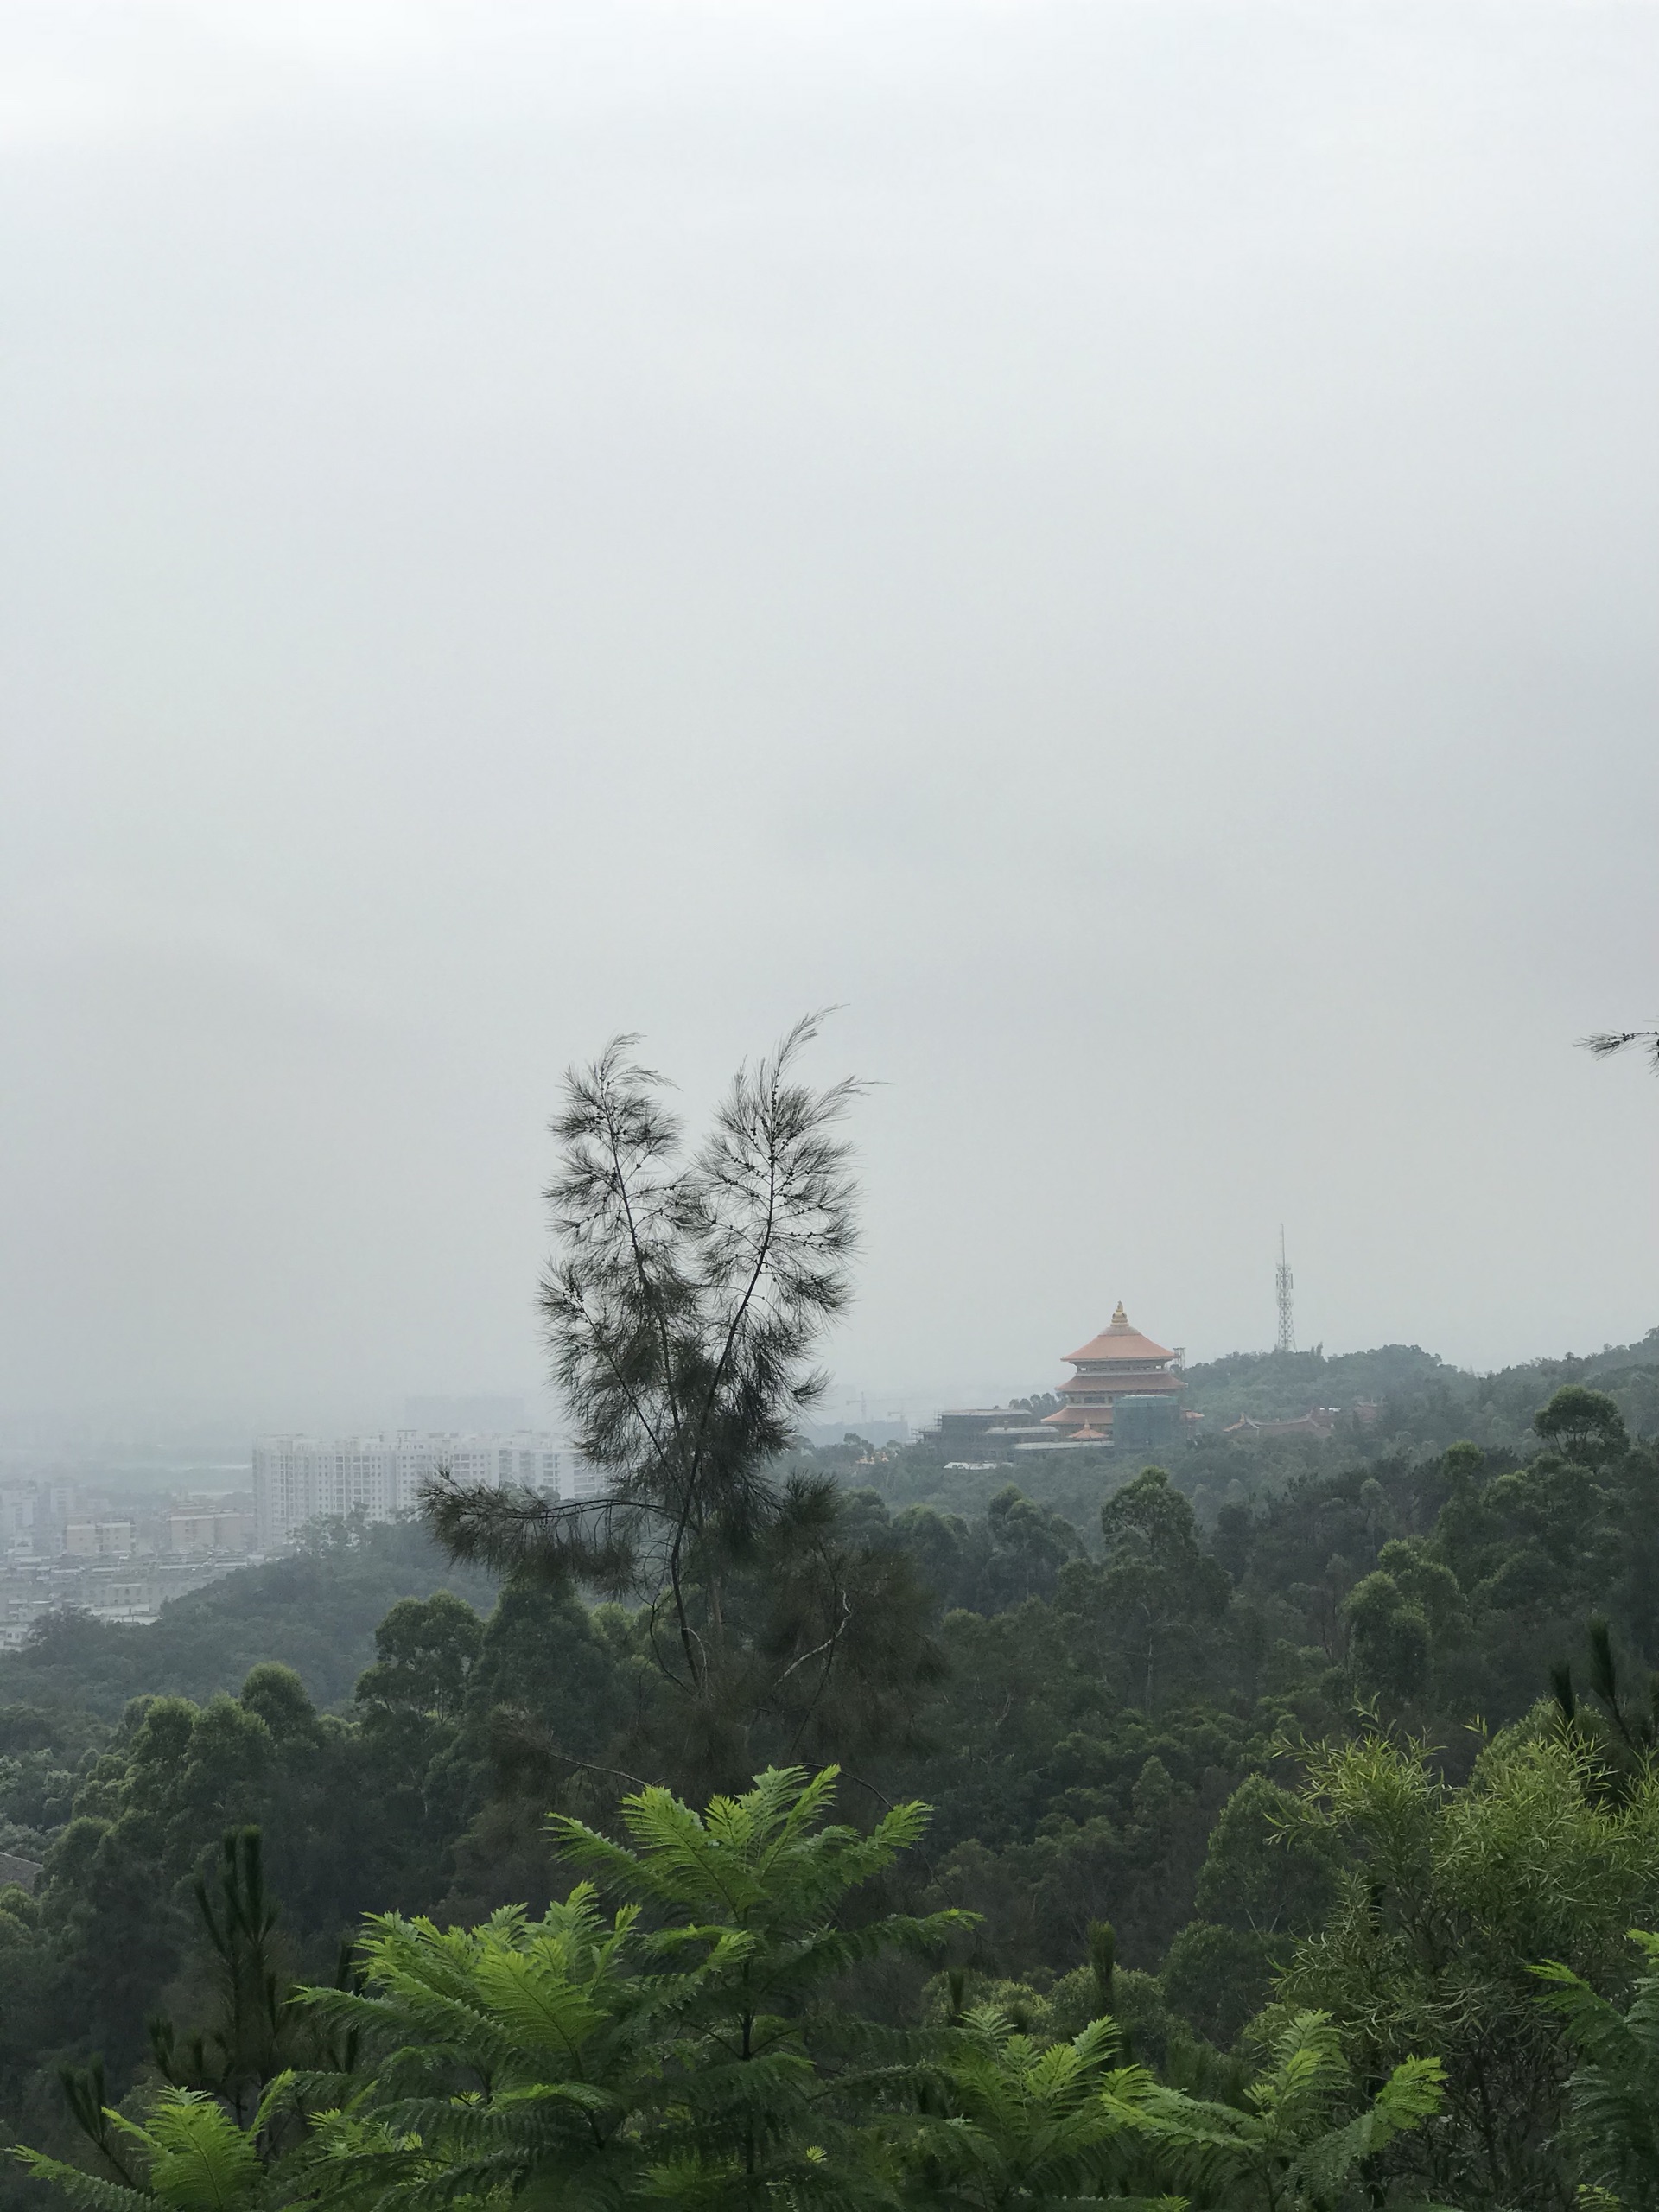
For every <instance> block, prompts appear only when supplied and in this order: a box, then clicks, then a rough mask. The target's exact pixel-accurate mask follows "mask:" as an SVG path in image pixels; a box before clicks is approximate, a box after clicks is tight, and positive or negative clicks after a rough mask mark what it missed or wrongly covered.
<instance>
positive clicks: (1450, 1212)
mask: <svg viewBox="0 0 1659 2212" xmlns="http://www.w3.org/2000/svg"><path fill="white" fill-rule="evenodd" d="M1656 125H1659V9H1656V7H1654V6H1653V5H1651V4H1643V5H1640V6H1619V5H1595V4H1561V5H1557V6H1553V7H1533V6H1528V5H1525V4H1522V3H1521V0H1501V4H1493V5H1490V6H1478V5H1460V4H1456V0H1427V4H1424V5H1421V6H1414V5H1409V4H1403V0H1402V4H1389V5H1380V6H1368V5H1341V4H1332V0H1318V4H1313V0H1310V3H1309V4H1306V5H1303V6H1281V5H1276V4H1272V3H1271V0H1250V3H1249V4H1236V5H1224V6H1205V5H1197V4H1193V5H1188V4H1184V0H1144V3H1140V4H1135V3H1132V4H1116V3H1115V0H1080V3H1079V4H1075V5H1072V4H1046V0H1007V3H1006V4H1001V5H976V4H971V0H958V3H957V4H944V3H943V0H937V3H936V0H879V4H872V5H861V4H857V0H827V4H823V5H802V4H791V0H674V4H660V5H652V4H646V3H645V0H639V4H631V3H630V0H619V4H613V5H606V4H594V5H590V4H586V0H557V4H543V5H534V6H525V5H502V4H490V3H489V0H467V4H454V5H447V6H427V5H422V4H418V0H397V4H393V5H385V6H364V5H359V4H355V0H323V4H321V5H315V6H313V5H305V4H298V0H266V4H264V5H260V6H245V5H237V4H232V3H231V0H202V4H200V5H196V6H183V5H179V6H145V5H140V4H133V3H132V0H125V4H119V5H109V6H84V5H77V4H73V0H47V3H46V4H41V5H37V6H31V5H26V4H19V3H18V0H10V4H5V5H3V6H0V257H3V259H0V314H3V332H4V338H3V347H0V426H3V427H0V563H3V567H0V687H3V690H0V713H3V741H0V742H3V783H0V1020H3V1078H0V1265H3V1287H0V1391H3V1410H4V1412H5V1413H6V1414H9V1415H10V1416H11V1417H14V1418H22V1417H24V1416H27V1417H29V1418H30V1419H35V1418H43V1417H46V1416H48V1415H50V1416H51V1417H54V1418H56V1417H58V1416H61V1417H63V1418H64V1419H67V1420H75V1419H79V1420H88V1419H92V1418H94V1417H97V1418H103V1417H105V1415H106V1414H107V1415H110V1416H111V1417H112V1416H114V1415H115V1414H119V1413H120V1412H121V1411H122V1409H137V1408H201V1409H213V1410H215V1411H218V1412H220V1413H224V1414H226V1415H228V1416H229V1417H230V1418H232V1419H234V1420H245V1421H247V1422H248V1423H249V1424H254V1423H258V1424H260V1425H282V1426H288V1425H293V1426H302V1425H305V1424H307V1423H310V1422H315V1421H333V1420H342V1421H343V1420H353V1421H359V1420H360V1421H375V1422H377V1423H378V1421H380V1420H382V1419H385V1418H386V1417H388V1416H389V1415H390V1416H393V1417H395V1415H396V1414H397V1408H398V1407H399V1405H400V1403H401V1399H402V1395H403V1394H404V1392H406V1391H427V1392H439V1391H466V1390H499V1389H521V1388H524V1387H525V1386H526V1385H533V1384H534V1383H535V1381H536V1378H537V1375H538V1373H539V1371H540V1354H539V1350H538V1345H537V1333H536V1327H535V1319H534V1313H533V1294H534V1287H535V1279H536V1274H537V1268H538V1265H539V1263H540V1260H541V1258H542V1255H543V1244H544V1224H543V1208H542V1205H541V1201H540V1198H539V1192H540V1190H541V1186H542V1185H543V1182H544V1180H545V1179H546V1176H547V1173H548V1171H549V1168H550V1143H549V1141H548V1139H547V1136H546V1133H545V1123H546V1118H547V1116H548V1113H549V1111H550V1109H551V1107H552V1105H553V1103H554V1102H555V1097H556V1087H557V1081H558V1077H559V1072H560V1071H561V1069H562V1068H563V1066H564V1065H566V1064H567V1063H568V1062H569V1061H570V1060H571V1059H572V1058H578V1057H583V1056H586V1055H588V1054H589V1053H591V1052H594V1050H595V1049H597V1047H598V1046H601V1044H602V1043H603V1041H604V1039H606V1037H607V1035H609V1034H610V1033H612V1032H613V1031H616V1030H619V1029H625V1028H626V1029H638V1030H641V1031H643V1032H645V1036H646V1039H647V1051H648V1052H649V1055H650V1056H651V1057H652V1058H653V1059H654V1060H655V1061H656V1062H657V1064H658V1065H661V1066H662V1067H664V1069H666V1070H667V1071H670V1072H671V1073H672V1074H674V1075H675V1076H676V1077H677V1078H678V1079H679V1080H680V1082H681V1083H682V1084H683V1089H684V1092H685V1104H686V1108H687V1110H688V1112H690V1113H692V1114H693V1115H700V1114H701V1113H702V1110H703V1109H704V1107H705V1105H706V1103H707V1101H708V1100H709V1097H710V1096H712V1094H713V1092H714V1091H715V1089H716V1088H717V1086H718V1084H720V1082H721V1079H722V1078H723V1077H724V1076H725V1075H726V1074H727V1073H728V1071H729V1070H730V1068H731V1067H732V1066H733V1065H734V1064H735V1063H736V1062H737V1061H738V1060H739V1059H740V1058H742V1057H743V1056H744V1055H745V1054H746V1053H749V1052H753V1051H755V1050H756V1049H758V1048H760V1047H762V1046H766V1044H768V1043H769V1042H770V1041H771V1040H772V1039H773V1038H774V1037H775V1036H776V1035H777V1034H778V1033H779V1032H780V1031H781V1030H782V1029H783V1028H784V1027H786V1026H787V1024H788V1023H789V1022H790V1021H791V1020H792V1019H793V1017H794V1016H795V1015H796V1014H798V1013H799V1012H801V1011H802V1010H804V1009H805V1008H807V1007H814V1006H818V1005H822V1004H825V1003H830V1002H835V1003H839V1004H842V1005H843V1006H844V1007H845V1011H844V1012H843V1013H842V1014H840V1015H839V1016H838V1017H837V1018H836V1020H835V1021H834V1023H833V1024H832V1025H831V1026H830V1028H829V1032H828V1034H827V1037H826V1040H825V1042H824V1044H823V1046H821V1047H819V1048H818V1050H817V1055H816V1058H815V1061H814V1065H815V1067H816V1069H817V1071H818V1072H820V1073H822V1074H823V1076H825V1077H830V1076H834V1075H836V1074H839V1073H841V1072H842V1071H846V1070H849V1069H850V1070H855V1071H858V1072H860V1073H861V1074H863V1075H865V1076H867V1077H872V1078H874V1079H876V1080H877V1082H878V1084H879V1085H880V1087H879V1088H877V1089H875V1090H873V1091H872V1092H871V1093H870V1095H869V1096H868V1099H867V1100H866V1101H865V1103H863V1104H862V1106H861V1108H860V1109H859V1111H858V1114H857V1116H856V1135H857V1137H858V1140H859V1144H860V1147H861V1161H862V1173H863V1179H864V1185H865V1191H866V1218H867V1236H866V1244H865V1251H864V1255H863V1260H862V1263H861V1295H860V1300H859V1303H858V1306H857V1307H856V1310H855V1313H854V1314H853V1316H852V1317H851V1319H849V1322H848V1323H847V1324H846V1325H845V1326H844V1328H843V1329H842V1332H841V1333H840V1335H839V1337H838V1338H837V1339H836V1342H835V1343H834V1344H833V1346H832V1347H831V1358H832V1362H833V1364H834V1367H835V1369H836V1375H837V1376H838V1378H839V1381H838V1386H837V1387H838V1391H839V1392H841V1393H843V1394H852V1393H856V1392H858V1391H861V1390H862V1391H864V1392H865V1393H867V1395H868V1412H869V1413H870V1414H871V1415H874V1414H877V1413H878V1412H880V1413H886V1412H887V1411H889V1410H893V1409H896V1408H898V1407H899V1406H900V1405H901V1404H902V1405H903V1406H905V1408H906V1410H907V1411H908V1412H909V1413H910V1414H912V1418H913V1417H915V1416H916V1415H917V1414H919V1413H922V1412H925V1411H926V1410H927V1409H928V1408H929V1406H930V1405H932V1404H937V1403H938V1402H941V1401H944V1400H957V1399H962V1398H978V1397H983V1396H988V1395H1001V1394H1006V1393H1008V1392H1013V1391H1023V1390H1029V1389H1042V1388H1046V1387H1049V1386H1051V1385H1052V1383H1055V1382H1057V1381H1058V1379H1059V1377H1060V1376H1061V1374H1062V1373H1063V1372H1064V1371H1065V1370H1063V1369H1062V1367H1061V1365H1060V1363H1059V1355H1060V1354H1062V1353H1063V1352H1065V1351H1067V1350H1069V1349H1071V1347H1072V1346H1074V1345H1075V1344H1077V1343H1079V1342H1080V1341H1081V1340H1083V1339H1084V1338H1086V1337H1087V1336H1089V1335H1090V1334H1092V1333H1093V1332H1094V1331H1095V1330H1096V1328H1098V1327H1099V1326H1100V1325H1102V1324H1103V1322H1104V1321H1105V1320H1106V1319H1107V1318H1108V1316H1109V1313H1110V1312H1111V1309H1112V1306H1113V1305H1114V1303H1115V1302H1116V1300H1118V1299H1120V1298H1122V1299H1123V1300H1126V1301H1127V1303H1128V1309H1129V1312H1130V1313H1131V1316H1132V1317H1133V1318H1134V1319H1135V1321H1137V1322H1138V1323H1140V1324H1141V1325H1144V1326H1145V1327H1146V1328H1147V1329H1148V1330H1149V1331H1150V1332H1152V1333H1153V1334H1154V1335H1155V1336H1157V1337H1159V1338H1161V1339H1162V1341H1164V1342H1165V1343H1169V1344H1184V1345H1185V1346H1186V1347H1187V1348H1188V1350H1189V1352H1190V1354H1191V1356H1192V1357H1194V1358H1200V1357H1210V1356H1213V1355H1215V1354H1217V1353H1219V1352H1223V1351H1229V1350H1231V1349H1234V1348H1236V1347H1262V1346H1265V1345H1266V1344H1268V1343H1269V1342H1270V1340H1271V1337H1272V1331H1273V1265H1274V1258H1275V1256H1276V1250H1275V1248H1276V1240H1277V1236H1278V1229H1279V1224H1280V1222H1281V1220H1282V1221H1283V1222H1284V1224H1285V1226H1286V1233H1287V1238H1288V1242H1289V1247H1290V1254H1291V1258H1292V1261H1293V1263H1294V1267H1295V1270H1296V1275H1297V1284H1298V1309H1297V1311H1298V1328H1299V1333H1300V1338H1301V1339H1302V1341H1303V1342H1304V1343H1305V1344H1306V1343H1311V1342H1313V1341H1316V1340H1320V1339H1322V1340H1323V1341H1324V1343H1325V1346H1326V1349H1327V1350H1328V1351H1334V1350H1338V1349H1351V1348H1354V1347H1357V1346H1361V1345H1368V1344H1376V1343H1380V1342H1387V1341H1395V1340H1405V1341H1414V1342H1418V1343H1421V1344H1424V1345H1426V1346H1428V1347H1431V1348H1433V1349H1436V1350H1439V1351H1443V1352H1444V1353H1445V1354H1446V1355H1447V1356H1448V1357H1452V1358H1454V1359H1456V1360H1458V1361H1459V1362H1460V1363H1466V1364H1473V1365H1478V1366H1483V1367H1484V1366H1491V1365H1495V1364H1501V1363H1507V1362H1510V1361H1512V1360H1516V1359H1520V1358H1523V1357H1528V1356H1529V1355H1532V1354H1535V1353H1537V1352H1540V1351H1560V1350H1562V1349H1564V1348H1567V1347H1568V1346H1573V1347H1577V1348H1580V1349H1584V1348H1594V1347H1599V1345H1600V1344H1602V1343H1603V1342H1604V1341H1605V1340H1607V1339H1613V1340H1624V1339H1625V1338H1630V1337H1632V1336H1639V1335H1640V1334H1641V1333H1642V1332H1643V1331H1644V1330H1646V1329H1647V1328H1649V1326H1651V1325H1653V1324H1654V1323H1656V1322H1659V1281H1656V1269H1655V1251H1656V1237H1655V1230H1656V1219H1655V1214H1656V1199H1659V1084H1656V1083H1654V1082H1653V1081H1652V1080H1651V1079H1650V1078H1649V1077H1648V1076H1647V1074H1646V1073H1645V1071H1643V1069H1642V1068H1641V1067H1640V1066H1639V1065H1637V1064H1636V1063H1634V1062H1630V1063H1618V1062H1616V1063H1614V1064H1612V1065H1610V1066H1596V1065H1592V1064H1591V1063H1590V1062H1589V1061H1588V1059H1587V1058H1586V1056H1585V1055H1583V1054H1582V1053H1578V1052H1574V1051H1573V1049H1572V1046H1573V1039H1574V1038H1576V1037H1578V1036H1580V1035H1582V1034H1583V1033H1585V1032H1586V1030H1590V1029H1592V1028H1597V1027H1606V1026H1610V1025H1624V1024H1627V1023H1632V1022H1636V1021H1638V1020H1659V972H1656V970H1659V959H1656V950H1659V945H1656V888H1655V887H1656V836H1655V832H1656V827H1659V823H1656V801H1659V721H1656V713H1655V709H1656V700H1659V683H1656V674H1659V665H1656V664H1659V638H1656V625H1659V499H1656V493H1659V410H1656V404H1655V395H1656V392H1659V251H1656V249H1659V127H1656ZM831 1412H832V1414H835V1413H836V1407H835V1406H832V1408H831Z"/></svg>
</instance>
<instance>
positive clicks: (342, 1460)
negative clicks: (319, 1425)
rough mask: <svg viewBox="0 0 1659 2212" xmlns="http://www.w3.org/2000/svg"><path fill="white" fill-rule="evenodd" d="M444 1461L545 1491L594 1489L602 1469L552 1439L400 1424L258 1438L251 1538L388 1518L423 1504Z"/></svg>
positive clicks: (576, 1493) (469, 1472) (457, 1469)
mask: <svg viewBox="0 0 1659 2212" xmlns="http://www.w3.org/2000/svg"><path fill="white" fill-rule="evenodd" d="M440 1468H442V1469H443V1470H444V1471H446V1472H447V1473H448V1474H450V1475H452V1476H454V1478H455V1479H456V1481H458V1482H464V1483H493V1484H501V1485H502V1486H503V1487H505V1486H507V1485H509V1484H511V1485H512V1486H513V1487H515V1488H518V1489H521V1490H535V1491H541V1492H542V1494H543V1496H544V1497H560V1498H586V1497H594V1496H596V1495H597V1494H598V1491H599V1490H600V1487H601V1477H600V1475H599V1473H598V1471H597V1470H596V1469H594V1468H592V1467H590V1466H589V1465H588V1463H587V1461H586V1460H585V1459H582V1458H581V1456H580V1455H579V1454H578V1453H576V1452H573V1451H572V1450H571V1449H570V1447H569V1445H568V1444H562V1443H561V1442H560V1441H559V1440H558V1439H557V1438H556V1437H553V1436H542V1435H537V1434H534V1433H531V1432H529V1431H524V1432H521V1433H518V1434H517V1435H512V1436H438V1435H427V1434H423V1433H420V1432H419V1431H417V1430H415V1429H408V1428H402V1429H399V1430H398V1431H397V1433H396V1434H395V1435H393V1436H334V1437H317V1436H262V1437H258V1438H257V1439H256V1440H255V1442H254V1446H253V1518H254V1532H255V1533H254V1541H255V1542H256V1544H257V1547H258V1548H259V1549H260V1550H261V1551H263V1552H270V1551H277V1550H280V1549H281V1548H282V1547H283V1544H285V1543H286V1542H287V1541H289V1538H290V1537H291V1536H293V1535H296V1533H297V1532H298V1531H299V1530H300V1529H302V1528H303V1527H304V1526H305V1524H306V1522H308V1521H316V1520H321V1519H325V1518H330V1519H332V1518H334V1517H336V1516H338V1517H339V1518H340V1519H342V1520H343V1519H348V1518H349V1517H350V1516H352V1515H353V1514H354V1513H359V1512H360V1513H361V1514H362V1515H363V1517H364V1518H365V1520H367V1521H391V1520H395V1519H396V1518H397V1515H398V1514H400V1513H407V1512H409V1511H410V1510H412V1509H413V1508H414V1507H415V1506H416V1505H418V1504H419V1503H420V1492H421V1485H422V1484H423V1482H425V1481H426V1480H427V1479H428V1478H429V1477H430V1476H432V1475H435V1474H436V1473H437V1471H439V1469H440Z"/></svg>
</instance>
